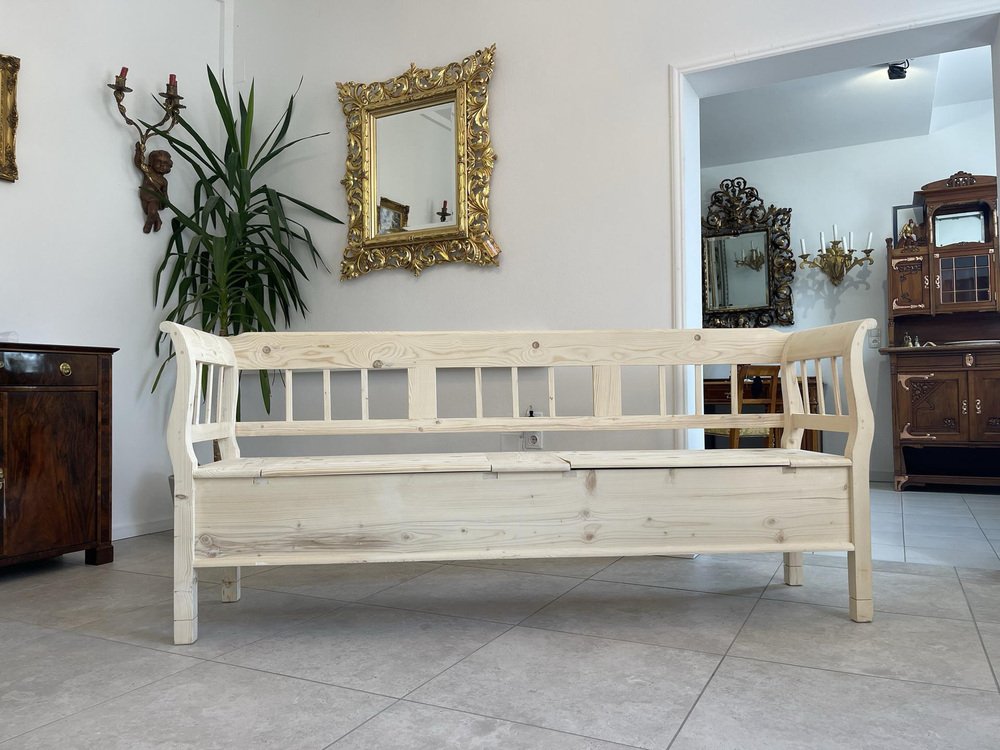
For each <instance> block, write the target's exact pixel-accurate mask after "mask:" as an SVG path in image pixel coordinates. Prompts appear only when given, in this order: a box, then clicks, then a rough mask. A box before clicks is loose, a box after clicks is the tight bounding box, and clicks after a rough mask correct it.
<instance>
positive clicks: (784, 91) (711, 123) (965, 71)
mask: <svg viewBox="0 0 1000 750" xmlns="http://www.w3.org/2000/svg"><path fill="white" fill-rule="evenodd" d="M994 28H995V27H994ZM899 59H901V58H895V59H893V58H889V59H886V60H884V61H883V62H881V63H880V64H878V65H868V66H865V67H860V68H853V69H850V70H841V71H838V72H834V73H825V74H822V75H812V76H809V77H804V78H793V79H791V80H788V79H785V80H778V82H775V83H771V84H770V85H766V86H760V87H758V88H744V89H743V90H735V91H734V90H732V89H731V88H730V91H731V93H722V94H719V95H716V96H705V97H704V98H702V100H701V162H702V166H705V167H710V166H719V165H723V164H734V163H738V162H746V161H755V160H759V159H769V158H774V157H777V156H788V155H791V154H800V153H807V152H810V151H819V150H823V149H830V148H838V147H841V146H851V145H857V144H861V143H873V142H877V141H883V140H891V139H895V138H905V137H908V136H916V135H926V134H927V133H928V132H930V131H931V129H932V128H933V127H934V126H935V124H936V122H943V121H945V120H946V119H947V118H939V119H938V120H937V121H936V120H935V118H934V117H933V115H934V110H935V108H939V109H938V112H939V113H940V112H941V110H940V108H942V107H948V106H952V105H962V104H968V103H971V102H988V101H991V100H992V96H993V83H992V64H991V59H990V48H989V47H988V46H986V47H983V46H980V47H974V48H971V49H960V50H959V51H956V52H947V53H943V54H933V55H927V56H924V57H918V58H913V59H911V60H910V68H909V70H908V71H907V76H906V78H905V79H903V80H897V81H890V80H889V78H888V76H887V74H886V65H885V63H888V62H890V60H892V61H896V60H899ZM828 69H829V68H828ZM730 85H732V84H730ZM743 85H746V82H745V81H744V83H743ZM718 88H723V87H718ZM703 95H704V94H703Z"/></svg>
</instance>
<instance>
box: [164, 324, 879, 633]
mask: <svg viewBox="0 0 1000 750" xmlns="http://www.w3.org/2000/svg"><path fill="white" fill-rule="evenodd" d="M874 325H875V323H874V321H870V320H867V321H859V322H854V323H843V324H838V325H833V326H826V327H823V328H817V329H812V330H807V331H797V332H793V333H780V332H777V331H772V330H767V329H759V330H724V329H712V330H647V331H642V330H639V331H537V332H469V331H462V332H436V333H427V332H419V333H248V334H241V335H239V336H234V337H230V338H221V337H217V336H212V335H210V334H207V333H204V332H201V331H197V330H195V329H192V328H187V327H184V326H179V325H176V324H173V323H165V324H163V329H164V330H165V331H167V332H168V333H169V334H170V336H171V338H172V342H173V346H174V350H175V352H176V354H177V383H176V391H175V398H174V405H173V408H172V411H171V416H170V422H169V427H168V446H169V450H170V455H171V459H172V462H173V468H174V474H175V496H174V504H175V525H174V538H175V552H174V567H175V570H174V576H175V587H174V588H175V592H174V638H175V641H176V642H177V643H192V642H194V640H195V639H196V638H197V619H198V613H197V571H198V569H199V568H207V567H214V568H226V569H229V570H228V571H227V572H226V573H225V574H224V576H223V580H224V583H223V598H224V599H225V600H227V601H235V600H237V599H238V598H239V568H240V567H241V566H245V565H292V564H318V563H356V562H390V561H394V562H400V561H418V560H438V561H443V560H470V559H488V558H502V557H583V556H602V557H603V556H624V555H666V554H686V553H721V552H773V551H780V552H783V553H785V582H786V583H788V584H791V585H798V584H800V583H801V575H802V567H801V566H802V557H801V553H802V552H807V551H819V550H846V551H847V553H848V576H847V578H848V586H849V590H850V616H851V618H852V619H854V620H856V621H859V622H865V621H869V620H871V617H872V598H871V534H870V521H869V496H868V462H869V453H870V448H871V441H872V412H871V406H870V404H869V400H868V393H867V389H866V386H865V382H864V373H863V369H862V359H861V358H862V351H863V350H862V347H863V344H864V335H865V331H867V330H868V329H870V328H872V327H874ZM741 364H778V365H780V367H781V375H782V391H783V393H784V394H787V396H786V397H785V398H784V406H783V409H782V411H780V412H779V413H770V414H739V413H731V414H705V413H704V412H705V409H704V401H703V398H702V397H701V396H700V394H701V393H702V390H703V381H704V378H705V374H704V370H705V368H706V367H712V366H724V367H727V368H728V370H729V372H730V373H731V378H732V380H733V387H732V388H730V391H731V393H733V394H736V393H738V389H737V387H736V385H737V383H736V382H735V381H736V379H737V375H736V373H737V370H738V366H739V365H741ZM629 368H644V369H645V371H646V372H652V373H654V382H653V387H652V388H653V391H654V392H653V393H652V394H647V395H649V398H647V399H646V400H645V401H643V400H642V399H639V400H637V399H635V398H632V395H633V394H630V393H629V390H628V389H629V388H631V387H632V384H633V383H634V382H636V379H635V378H632V377H630V376H629V375H628V370H629ZM565 369H572V370H574V371H576V373H578V374H579V373H580V372H584V373H585V374H586V375H587V376H588V380H589V385H588V391H589V392H588V394H587V395H588V401H591V402H592V409H590V410H589V411H590V413H589V414H585V415H578V414H574V415H572V416H569V415H566V416H563V415H561V412H560V409H559V405H560V403H562V402H563V395H564V394H563V392H562V390H560V398H558V399H557V393H556V385H557V382H561V381H559V375H558V374H559V373H560V371H563V370H565ZM259 370H268V371H277V372H278V373H280V374H281V375H282V377H283V379H284V414H283V416H282V417H281V418H276V419H273V420H268V421H256V422H243V421H237V420H236V419H235V415H236V412H237V408H236V406H237V390H238V382H239V378H240V373H246V372H248V371H259ZM380 370H382V371H387V370H403V371H405V378H406V396H405V401H406V405H405V411H406V414H405V416H402V417H396V418H384V417H375V416H373V415H372V414H371V413H370V412H371V410H370V409H369V395H370V394H369V387H368V386H369V374H370V373H372V372H375V371H380ZM496 370H500V371H503V374H504V383H508V382H509V385H508V386H506V387H507V388H509V396H508V398H509V401H508V402H507V403H506V404H505V408H506V413H507V414H509V415H510V416H488V415H487V412H491V411H495V409H494V408H493V407H495V404H491V403H490V399H489V398H488V397H487V395H484V394H486V392H487V390H488V389H487V388H485V387H484V381H486V380H489V381H490V382H494V381H495V378H494V377H493V373H492V371H496ZM528 370H530V371H532V375H533V380H534V382H536V383H537V382H538V380H539V377H538V376H539V374H540V378H541V381H542V382H543V383H545V384H546V387H545V394H544V396H543V398H544V403H545V408H538V409H537V410H538V411H542V412H543V413H544V414H545V416H540V417H538V416H536V417H526V416H524V414H525V408H524V406H525V405H524V404H522V396H524V395H525V394H523V393H521V392H520V388H519V382H520V381H519V373H520V377H521V378H523V377H524V376H525V375H526V371H528ZM344 371H351V372H354V373H358V374H359V377H358V378H357V380H358V382H359V384H360V388H359V393H358V399H359V405H360V408H359V409H356V410H355V411H356V414H355V415H349V416H348V417H347V418H343V417H341V416H339V415H337V410H336V409H335V408H334V407H333V401H334V398H335V394H336V393H337V389H336V388H335V387H334V385H333V382H334V381H335V380H336V378H337V377H338V374H339V373H343V372H344ZM447 371H454V372H450V373H448V372H447ZM446 373H447V374H446ZM508 373H509V374H508ZM460 375H467V376H468V378H469V379H470V383H471V385H470V388H469V392H470V393H473V392H474V398H472V399H470V404H469V412H470V413H469V414H468V415H462V416H444V415H443V414H447V413H451V412H452V411H453V410H454V409H453V407H452V406H451V403H450V401H449V402H448V403H449V408H447V409H439V396H440V397H441V401H442V402H444V401H445V400H446V399H447V394H446V390H447V389H446V388H444V387H441V388H440V391H441V392H440V393H439V382H441V381H444V380H446V379H451V378H454V377H458V376H460ZM807 376H808V377H807ZM302 377H312V378H313V379H315V380H318V382H319V384H321V385H320V390H321V393H322V396H321V401H322V404H321V405H320V408H319V409H318V413H314V414H309V415H307V417H308V418H299V417H298V416H297V414H296V411H295V410H296V408H299V403H300V400H297V399H296V397H295V383H296V381H297V380H299V378H302ZM809 379H812V380H814V382H815V387H816V389H817V394H818V405H817V408H816V409H815V410H814V409H813V408H811V407H810V405H809V401H808V398H807V399H805V400H804V399H803V389H804V388H805V387H806V385H805V384H806V383H807V382H808V380H809ZM577 380H578V378H577ZM449 382H450V380H449ZM685 387H686V390H687V391H689V392H693V393H694V398H693V399H692V402H693V403H692V408H691V409H690V410H683V409H674V408H671V404H672V403H673V402H675V401H681V400H682V396H683V393H684V392H685ZM560 388H561V389H562V388H563V386H562V385H560ZM567 390H568V389H567ZM623 391H624V394H625V398H623ZM577 395H579V394H577ZM733 402H734V403H733V406H734V409H733V411H734V412H736V411H737V409H736V408H735V397H734V399H733ZM535 403H536V404H537V402H535ZM636 403H640V404H643V403H645V404H646V405H649V408H642V409H640V410H641V411H643V412H644V413H634V412H635V411H636V408H635V404H636ZM623 404H624V405H625V406H623ZM300 411H301V409H300ZM708 427H713V428H714V427H726V428H730V427H774V428H781V429H782V430H783V433H782V447H778V448H760V449H754V448H749V449H739V450H702V449H692V450H689V449H664V450H552V451H499V450H497V451H495V452H494V451H484V452H476V451H469V452H456V453H440V452H426V453H387V454H379V455H373V454H367V455H312V456H301V457H277V456H276V457H243V456H241V453H240V445H239V440H240V438H249V437H270V438H271V439H273V440H277V439H280V438H288V437H295V436H300V437H306V436H308V437H321V436H355V437H364V436H378V435H382V436H401V435H411V436H418V437H420V436H423V438H422V439H426V437H428V436H432V435H441V434H450V435H455V434H458V435H459V436H461V435H462V434H463V433H470V434H471V433H517V432H521V431H525V430H531V431H537V432H544V433H557V432H576V433H580V435H581V436H584V437H585V440H586V442H587V443H592V444H593V445H594V447H595V448H596V447H597V446H599V445H600V444H601V442H602V441H601V437H602V435H601V434H600V433H602V432H604V431H623V430H627V431H631V430H659V431H666V433H667V434H668V435H669V436H670V437H669V438H668V439H674V440H675V441H677V442H679V441H682V440H683V439H684V435H685V434H686V431H687V430H695V429H703V428H708ZM804 430H825V431H831V432H842V433H846V435H847V443H846V448H845V450H844V453H843V455H837V454H830V453H819V452H813V451H805V450H801V448H800V446H801V442H802V437H803V431H804ZM211 441H216V442H217V445H218V450H219V454H220V455H221V458H220V459H218V460H213V461H206V462H201V463H200V462H199V460H198V458H197V456H196V450H195V447H196V445H197V444H198V443H205V442H211ZM497 444H498V445H497V447H498V448H499V439H498V440H497Z"/></svg>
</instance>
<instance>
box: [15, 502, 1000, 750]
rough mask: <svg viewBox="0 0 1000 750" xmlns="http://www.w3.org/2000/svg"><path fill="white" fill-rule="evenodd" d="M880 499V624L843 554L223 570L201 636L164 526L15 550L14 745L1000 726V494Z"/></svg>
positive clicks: (643, 736) (666, 743) (284, 744)
mask: <svg viewBox="0 0 1000 750" xmlns="http://www.w3.org/2000/svg"><path fill="white" fill-rule="evenodd" d="M873 504H874V510H873V522H874V529H875V539H876V557H877V558H879V562H877V563H876V565H875V569H876V572H875V574H874V585H875V608H876V618H875V622H873V623H871V624H864V625H859V624H856V623H852V622H851V621H850V620H849V619H848V617H847V611H846V606H847V594H846V590H847V580H846V571H845V570H844V567H845V566H846V559H845V558H844V557H843V556H838V555H818V554H817V555H807V560H806V570H805V573H806V575H805V578H806V584H805V586H803V587H801V588H799V587H796V588H789V587H786V586H784V585H782V584H781V582H780V579H781V570H780V563H781V559H780V555H749V556H701V557H699V558H697V559H695V560H686V559H676V558H629V559H620V560H614V559H602V560H552V561H540V560H521V561H508V562H484V563H470V564H464V565H463V564H448V565H437V564H426V563H419V564H384V565H369V566H344V567H339V568H337V567H325V568H309V567H306V568H291V567H287V568H270V569H263V570H261V569H257V570H253V569H251V570H248V571H245V577H244V589H243V599H242V601H241V602H239V603H235V604H222V603H221V602H219V601H218V593H219V591H218V586H217V585H216V584H214V583H212V582H211V580H206V579H211V578H212V576H211V575H208V576H205V577H203V580H202V586H201V589H202V605H201V638H200V639H199V640H198V642H197V643H196V644H194V645H192V646H174V645H173V644H172V642H171V612H170V606H171V605H170V590H171V581H170V578H169V576H170V570H171V563H170V559H171V539H170V536H169V534H153V535H150V536H145V537H138V538H135V539H128V540H120V541H118V542H116V561H115V562H114V563H113V564H112V565H108V566H101V567H96V568H95V567H88V566H84V565H82V557H81V556H80V555H67V556H66V557H64V558H63V559H61V560H55V561H49V562H45V563H38V564H33V565H27V566H19V567H16V568H13V569H5V570H0V750H13V749H14V748H60V749H62V748H91V747H102V748H128V749H129V750H134V749H137V748H163V747H169V748H182V747H197V748H256V747H273V748H280V749H281V750H286V749H288V748H317V749H320V748H326V747H330V748H335V749H336V750H348V749H351V750H357V749H359V748H369V749H372V750H383V749H385V748H428V749H434V750H437V749H439V748H462V749H464V748H504V749H505V750H507V749H515V750H517V749H528V748H532V749H534V748H539V749H541V750H549V749H552V750H561V749H563V748H565V749H567V750H568V749H570V748H574V749H575V748H590V749H592V750H599V749H605V748H607V749H610V748H623V747H626V748H627V747H640V748H674V749H676V750H682V749H683V750H689V749H690V748H706V749H708V748H711V749H712V750H716V749H717V748H734V749H735V748H739V749H740V750H749V749H752V748H841V747H849V746H853V747H870V748H878V749H879V750H885V749H891V748H907V749H908V750H909V749H912V748H969V749H970V750H971V749H975V748H984V749H985V748H996V747H997V746H998V745H997V743H998V740H997V738H998V737H1000V691H998V683H997V673H998V672H1000V557H998V556H997V548H998V547H1000V496H987V495H976V494H965V495H958V494H956V495H949V494H942V493H926V492H921V493H916V492H914V493H910V492H907V493H903V494H902V495H900V494H897V493H894V492H892V491H891V490H889V489H888V488H883V487H879V488H875V489H874V491H873ZM914 561H916V562H917V563H934V564H932V565H930V564H915V563H914Z"/></svg>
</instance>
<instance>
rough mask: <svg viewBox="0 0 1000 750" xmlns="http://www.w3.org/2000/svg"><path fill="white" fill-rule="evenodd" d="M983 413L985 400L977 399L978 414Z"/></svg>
mask: <svg viewBox="0 0 1000 750" xmlns="http://www.w3.org/2000/svg"><path fill="white" fill-rule="evenodd" d="M982 413H983V400H982V399H981V398H977V399H976V414H982Z"/></svg>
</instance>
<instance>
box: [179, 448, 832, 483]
mask: <svg viewBox="0 0 1000 750" xmlns="http://www.w3.org/2000/svg"><path fill="white" fill-rule="evenodd" d="M850 465H851V462H850V459H847V458H844V457H843V456H835V455H832V454H829V453H816V452H814V451H803V450H786V449H784V448H739V449H719V450H636V451H537V452H535V451H531V452H520V451H517V452H514V451H512V452H504V453H400V454H386V455H374V456H373V455H363V456H302V457H293V458H285V457H280V456H277V457H265V458H235V459H227V460H224V461H217V462H215V463H211V464H207V465H205V466H199V467H198V468H196V469H195V470H194V472H193V475H194V476H195V477H196V478H226V477H228V478H246V477H249V478H254V477H261V478H266V477H301V476H335V475H351V474H426V473H438V474H440V473H451V472H469V471H479V472H494V473H498V474H506V473H517V472H552V471H556V472H564V471H570V470H571V469H672V468H692V469H697V468H705V469H718V468H723V467H731V466H789V467H808V466H850Z"/></svg>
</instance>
